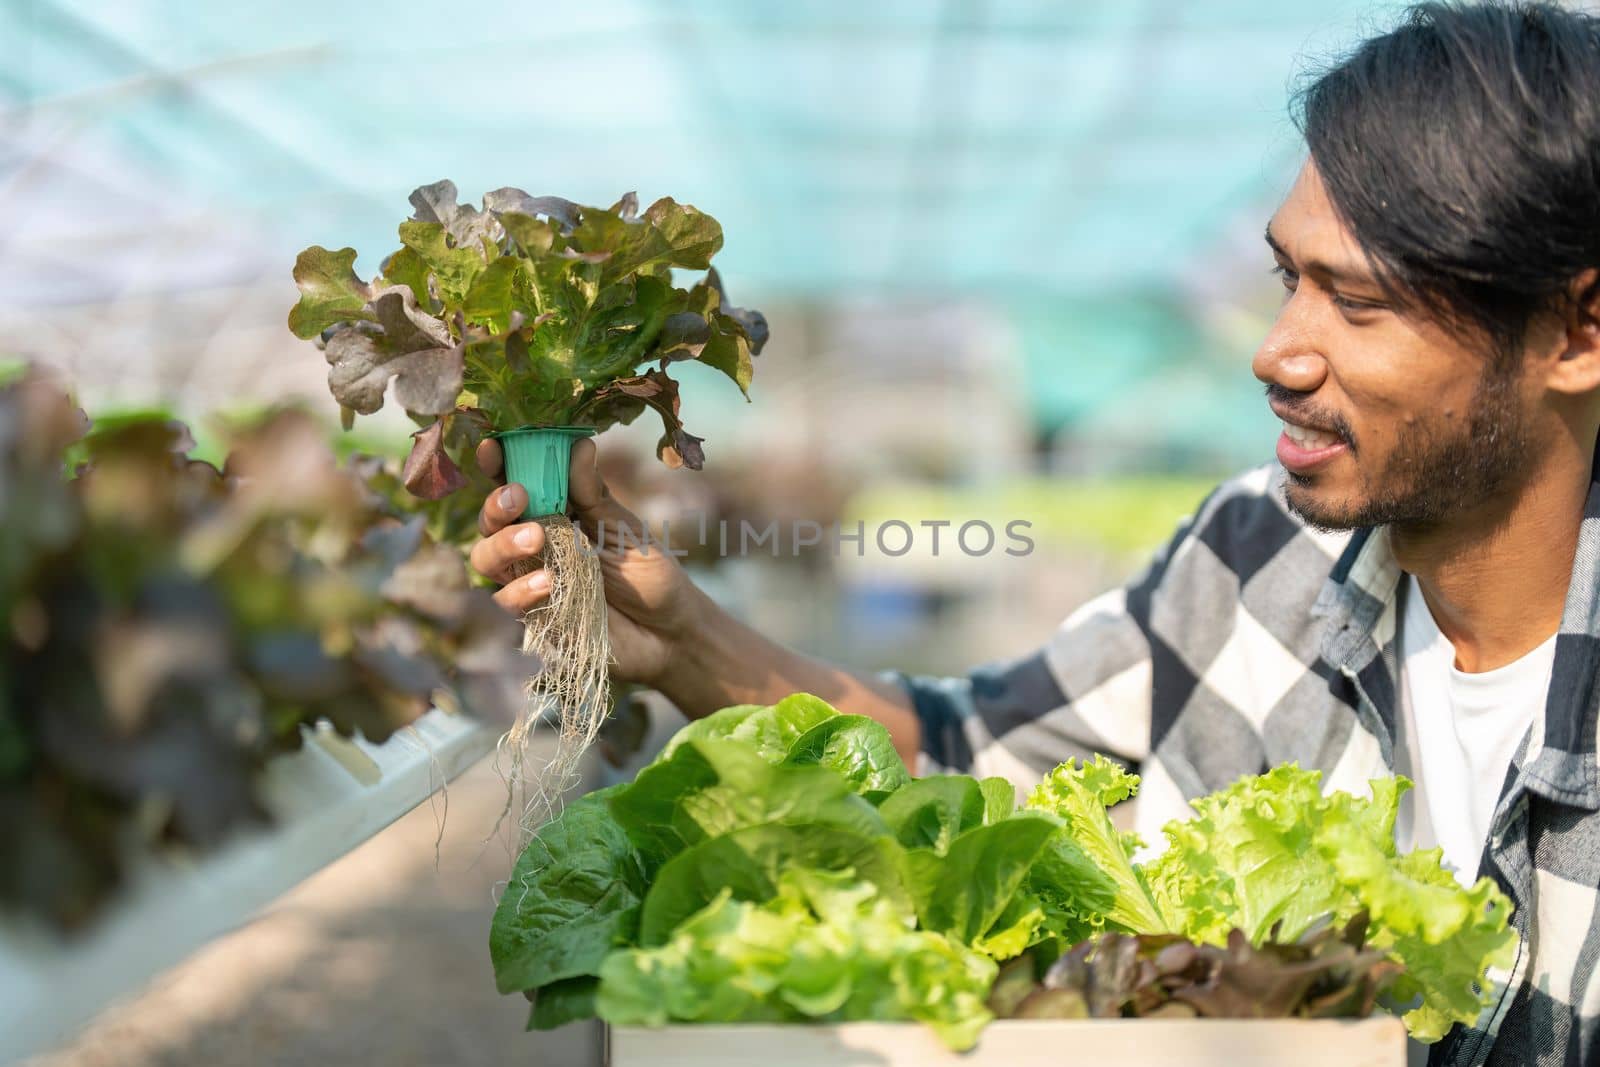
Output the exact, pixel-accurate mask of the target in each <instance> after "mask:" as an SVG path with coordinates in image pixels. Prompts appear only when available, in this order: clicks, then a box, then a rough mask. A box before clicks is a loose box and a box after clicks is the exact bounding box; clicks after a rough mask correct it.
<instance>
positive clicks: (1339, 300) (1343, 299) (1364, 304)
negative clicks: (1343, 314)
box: [1333, 293, 1383, 312]
mask: <svg viewBox="0 0 1600 1067" xmlns="http://www.w3.org/2000/svg"><path fill="white" fill-rule="evenodd" d="M1333 303H1334V305H1335V306H1336V307H1338V308H1339V310H1341V311H1356V312H1360V311H1382V310H1383V305H1382V304H1379V303H1374V302H1373V301H1371V300H1357V299H1356V298H1354V297H1349V296H1345V295H1344V294H1342V293H1334V294H1333Z"/></svg>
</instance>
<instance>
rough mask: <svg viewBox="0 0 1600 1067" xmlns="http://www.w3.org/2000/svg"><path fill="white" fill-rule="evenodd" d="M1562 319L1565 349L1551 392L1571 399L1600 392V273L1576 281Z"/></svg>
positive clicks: (1557, 363)
mask: <svg viewBox="0 0 1600 1067" xmlns="http://www.w3.org/2000/svg"><path fill="white" fill-rule="evenodd" d="M1561 316H1562V324H1563V326H1564V337H1563V344H1564V347H1563V348H1562V350H1561V357H1560V359H1558V360H1556V361H1555V363H1553V364H1552V365H1551V367H1550V371H1549V386H1550V388H1551V389H1554V390H1555V391H1556V392H1558V393H1566V394H1569V395H1578V394H1581V393H1591V392H1594V391H1595V390H1600V271H1597V270H1594V269H1592V268H1591V269H1589V270H1586V271H1583V272H1582V273H1581V274H1579V275H1578V276H1577V277H1576V278H1574V279H1573V280H1572V284H1571V285H1570V286H1569V287H1568V289H1567V299H1566V300H1565V301H1564V302H1563V307H1562V311H1561Z"/></svg>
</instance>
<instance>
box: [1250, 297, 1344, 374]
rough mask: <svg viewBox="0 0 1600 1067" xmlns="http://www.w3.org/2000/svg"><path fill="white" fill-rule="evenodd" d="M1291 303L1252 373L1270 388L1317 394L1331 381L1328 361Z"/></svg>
mask: <svg viewBox="0 0 1600 1067" xmlns="http://www.w3.org/2000/svg"><path fill="white" fill-rule="evenodd" d="M1293 303H1294V301H1293V299H1291V300H1290V301H1289V303H1287V304H1285V305H1284V307H1283V309H1282V310H1281V311H1280V312H1279V313H1278V318H1277V320H1276V321H1275V322H1273V324H1272V329H1271V330H1269V331H1268V332H1267V336H1266V337H1265V338H1264V339H1263V340H1262V342H1261V347H1260V348H1258V349H1256V356H1255V359H1254V360H1253V361H1252V362H1251V364H1250V369H1251V371H1252V372H1254V374H1255V376H1256V377H1257V378H1259V379H1260V380H1261V381H1263V382H1265V383H1267V384H1268V385H1279V386H1282V387H1283V388H1285V389H1289V390H1292V391H1294V392H1296V393H1314V392H1316V391H1317V388H1318V387H1319V386H1321V385H1322V383H1323V381H1324V380H1325V379H1326V378H1327V377H1328V361H1327V359H1326V358H1325V357H1324V356H1323V354H1322V351H1321V349H1320V348H1319V347H1318V345H1317V344H1316V343H1315V340H1314V338H1313V336H1312V334H1311V332H1310V331H1309V330H1307V329H1306V325H1305V323H1303V322H1300V321H1298V317H1297V316H1296V315H1295V314H1294V311H1293V310H1292V307H1291V305H1293Z"/></svg>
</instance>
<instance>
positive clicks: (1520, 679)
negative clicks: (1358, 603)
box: [1395, 575, 1556, 885]
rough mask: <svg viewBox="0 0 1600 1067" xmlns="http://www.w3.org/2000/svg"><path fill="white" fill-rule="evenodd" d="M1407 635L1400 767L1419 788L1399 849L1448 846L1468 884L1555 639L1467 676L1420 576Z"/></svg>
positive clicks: (1406, 804) (1404, 811)
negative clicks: (1458, 666)
mask: <svg viewBox="0 0 1600 1067" xmlns="http://www.w3.org/2000/svg"><path fill="white" fill-rule="evenodd" d="M1404 596H1405V615H1404V619H1403V621H1402V623H1401V631H1400V647H1399V656H1400V720H1401V721H1400V729H1399V730H1398V731H1397V733H1398V735H1399V736H1398V737H1397V738H1396V748H1395V770H1396V772H1397V773H1400V774H1404V775H1405V776H1406V777H1407V778H1410V779H1411V780H1412V781H1413V782H1415V783H1416V788H1415V789H1413V790H1412V791H1411V792H1410V793H1408V794H1407V795H1406V796H1405V797H1404V798H1403V799H1402V800H1401V803H1400V815H1399V818H1398V819H1396V821H1395V844H1396V845H1397V846H1398V847H1399V848H1401V849H1402V850H1409V849H1413V848H1433V847H1435V846H1437V847H1439V848H1442V849H1444V862H1445V865H1446V866H1447V867H1452V868H1454V869H1455V875H1456V878H1457V879H1459V880H1460V881H1461V883H1462V884H1463V885H1471V884H1472V882H1473V881H1474V880H1476V878H1477V875H1478V861H1479V859H1480V858H1481V855H1482V852H1483V845H1484V842H1485V840H1487V838H1488V836H1489V823H1490V821H1491V819H1492V817H1493V815H1494V808H1495V804H1496V803H1497V802H1498V800H1499V798H1500V786H1501V784H1502V783H1503V781H1504V779H1505V775H1506V769H1507V768H1508V767H1510V765H1511V757H1512V756H1513V755H1515V754H1516V751H1517V746H1518V745H1520V744H1521V743H1522V738H1523V735H1524V734H1526V733H1527V730H1528V726H1529V724H1531V723H1532V722H1533V720H1534V716H1535V715H1536V714H1537V713H1538V710H1539V708H1540V707H1541V706H1542V705H1543V704H1544V700H1545V695H1546V693H1547V692H1548V691H1549V688H1550V669H1551V666H1552V665H1553V664H1554V662H1555V653H1556V639H1555V635H1554V634H1552V635H1551V636H1550V639H1549V640H1548V641H1546V642H1545V643H1544V644H1542V645H1540V646H1539V647H1538V648H1536V649H1534V650H1533V651H1532V652H1529V653H1528V654H1527V655H1525V656H1523V657H1522V658H1521V659H1519V660H1517V661H1516V662H1514V663H1508V664H1506V665H1505V666H1504V667H1497V668H1495V669H1494V670H1492V671H1483V672H1481V673H1478V674H1468V673H1466V672H1464V671H1459V670H1457V669H1456V666H1455V659H1456V651H1455V648H1454V647H1453V646H1452V645H1451V644H1450V641H1449V639H1448V638H1446V637H1445V636H1444V634H1442V633H1441V632H1440V631H1439V626H1438V624H1437V623H1435V622H1434V619H1433V613H1432V612H1431V611H1429V610H1428V602H1427V601H1426V600H1424V599H1423V596H1422V589H1421V587H1420V586H1419V585H1418V584H1417V579H1416V578H1415V577H1414V576H1410V575H1408V576H1407V577H1406V584H1405V589H1404Z"/></svg>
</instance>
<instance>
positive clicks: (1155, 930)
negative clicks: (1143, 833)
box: [1029, 760, 1517, 1041]
mask: <svg viewBox="0 0 1600 1067" xmlns="http://www.w3.org/2000/svg"><path fill="white" fill-rule="evenodd" d="M1137 785H1138V779H1137V778H1136V777H1134V776H1132V775H1129V774H1126V773H1125V772H1122V771H1120V770H1119V769H1118V768H1116V767H1115V766H1114V765H1112V764H1109V763H1106V762H1104V761H1100V760H1097V761H1096V762H1095V763H1094V764H1088V765H1077V764H1063V765H1062V767H1060V768H1058V769H1057V770H1056V771H1055V772H1053V773H1052V774H1051V775H1050V776H1049V777H1048V778H1047V779H1046V780H1045V782H1044V783H1043V784H1042V785H1041V786H1040V787H1039V788H1038V789H1037V790H1036V791H1035V792H1034V794H1033V796H1032V797H1031V798H1030V801H1029V804H1030V806H1034V807H1038V808H1041V809H1042V810H1047V811H1053V812H1055V813H1057V814H1059V815H1061V816H1062V818H1064V819H1066V820H1067V821H1068V822H1069V824H1070V825H1071V827H1072V831H1073V835H1072V836H1073V838H1074V840H1075V841H1076V842H1077V844H1078V845H1079V846H1080V847H1081V848H1082V849H1083V850H1084V851H1085V853H1087V855H1088V856H1089V857H1090V858H1091V859H1093V860H1094V862H1095V863H1096V865H1097V866H1099V867H1100V868H1101V870H1102V871H1103V872H1104V873H1105V874H1107V875H1108V876H1110V877H1111V879H1112V881H1113V882H1114V883H1115V886H1116V894H1115V904H1114V906H1113V907H1112V908H1110V909H1109V910H1107V911H1106V912H1105V916H1106V919H1107V920H1108V922H1109V923H1110V924H1113V925H1114V926H1116V927H1121V928H1122V929H1124V930H1126V931H1129V932H1132V933H1139V934H1162V933H1180V934H1183V935H1185V936H1187V937H1190V938H1192V939H1194V940H1195V941H1198V942H1204V943H1209V944H1213V945H1226V944H1227V943H1228V938H1229V933H1230V931H1234V930H1238V931H1240V932H1242V933H1243V934H1244V936H1245V937H1246V938H1247V939H1248V940H1249V941H1250V943H1252V944H1254V945H1258V946H1259V945H1262V944H1264V943H1266V942H1268V941H1271V942H1277V943H1291V942H1294V941H1296V940H1297V939H1299V938H1300V937H1302V936H1303V935H1304V934H1306V932H1307V931H1309V930H1312V929H1314V928H1316V927H1318V926H1319V925H1321V924H1323V923H1327V922H1332V923H1334V924H1340V925H1342V924H1344V923H1347V922H1349V921H1351V920H1352V919H1354V918H1355V917H1356V916H1358V915H1363V914H1364V915H1367V916H1368V917H1369V919H1368V923H1367V926H1366V930H1365V937H1366V941H1367V943H1368V944H1369V945H1371V946H1372V947H1374V948H1377V949H1381V950H1382V951H1384V952H1385V953H1387V955H1388V957H1389V958H1390V959H1391V960H1394V961H1396V962H1398V963H1400V964H1402V965H1404V967H1405V973H1404V975H1402V976H1401V977H1400V978H1398V979H1397V980H1396V981H1395V982H1394V984H1393V987H1392V989H1391V990H1390V995H1391V996H1392V998H1393V1000H1394V1001H1395V1002H1397V1003H1398V1004H1400V1005H1402V1006H1403V1007H1407V1008H1409V1010H1407V1011H1406V1013H1405V1019H1406V1023H1407V1025H1408V1026H1409V1027H1410V1030H1411V1033H1412V1036H1414V1037H1416V1038H1417V1039H1418V1040H1421V1041H1437V1040H1438V1039H1439V1038H1441V1037H1443V1036H1444V1034H1445V1032H1446V1031H1448V1030H1449V1028H1450V1027H1451V1026H1452V1025H1453V1024H1455V1023H1457V1022H1460V1023H1471V1022H1472V1021H1473V1020H1475V1019H1476V1018H1477V1017H1478V1014H1479V1012H1480V1011H1481V1010H1482V1008H1483V1007H1485V1006H1486V1005H1487V1004H1488V1003H1489V1002H1490V986H1489V981H1488V978H1487V975H1488V972H1489V970H1490V969H1491V968H1495V967H1501V966H1505V965H1507V964H1509V962H1510V960H1511V957H1512V955H1513V954H1514V952H1515V948H1516V941H1517V935H1516V933H1515V932H1514V931H1513V930H1511V929H1509V928H1508V917H1509V911H1510V903H1509V901H1507V899H1506V898H1505V896H1504V894H1502V893H1501V892H1500V891H1499V890H1498V889H1497V888H1496V887H1495V885H1494V883H1493V881H1492V880H1490V879H1488V878H1483V879H1480V880H1479V881H1478V883H1477V884H1476V885H1474V886H1472V887H1471V888H1470V889H1463V888H1462V887H1461V886H1460V885H1459V884H1458V883H1457V882H1456V880H1455V878H1454V876H1452V875H1451V874H1450V873H1449V872H1448V871H1446V870H1444V869H1443V868H1442V867H1441V866H1440V853H1439V851H1438V850H1437V849H1434V850H1427V851H1416V852H1411V853H1408V854H1405V855H1400V854H1398V853H1397V851H1396V849H1395V845H1394V821H1395V815H1396V813H1397V811H1398V809H1399V803H1400V797H1401V795H1402V794H1403V793H1404V792H1405V790H1407V789H1409V788H1410V785H1411V783H1410V782H1408V781H1406V780H1405V779H1404V778H1389V779H1377V780H1374V781H1373V782H1372V783H1371V797H1370V798H1359V797H1353V796H1351V795H1349V794H1348V793H1343V792H1334V793H1332V794H1329V795H1326V796H1325V795H1323V792H1322V775H1321V772H1319V771H1314V770H1302V769H1301V768H1299V767H1298V766H1296V765H1294V764H1288V765H1285V766H1281V767H1277V768H1274V769H1273V770H1271V771H1269V772H1267V773H1266V774H1263V775H1259V776H1256V777H1252V778H1242V779H1240V780H1239V781H1238V782H1235V783H1234V784H1233V785H1231V786H1229V787H1228V788H1226V789H1223V790H1220V791H1218V792H1216V793H1212V794H1210V795H1209V796H1205V797H1200V798H1198V799H1196V800H1195V801H1193V802H1192V805H1191V806H1192V807H1193V809H1194V813H1195V814H1194V816H1193V817H1192V818H1190V819H1188V820H1178V821H1174V822H1171V823H1168V824H1167V826H1166V827H1164V828H1163V834H1164V835H1165V837H1166V838H1167V849H1166V851H1165V852H1163V853H1162V854H1161V855H1160V856H1159V857H1158V858H1156V859H1155V860H1154V861H1152V862H1150V863H1148V864H1144V865H1140V864H1135V863H1134V862H1132V855H1133V847H1134V846H1133V844H1132V842H1131V841H1130V839H1129V838H1128V837H1127V836H1126V835H1121V834H1118V833H1117V832H1116V830H1115V828H1114V827H1113V826H1112V824H1111V822H1110V818H1109V815H1107V814H1106V813H1105V811H1104V809H1103V808H1101V807H1097V803H1096V801H1097V800H1101V799H1103V800H1104V801H1105V802H1106V803H1113V802H1115V801H1117V800H1121V799H1124V798H1125V797H1126V796H1129V795H1131V794H1132V792H1133V791H1134V790H1135V789H1136V788H1137Z"/></svg>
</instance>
